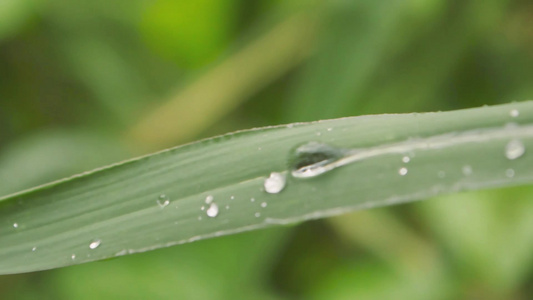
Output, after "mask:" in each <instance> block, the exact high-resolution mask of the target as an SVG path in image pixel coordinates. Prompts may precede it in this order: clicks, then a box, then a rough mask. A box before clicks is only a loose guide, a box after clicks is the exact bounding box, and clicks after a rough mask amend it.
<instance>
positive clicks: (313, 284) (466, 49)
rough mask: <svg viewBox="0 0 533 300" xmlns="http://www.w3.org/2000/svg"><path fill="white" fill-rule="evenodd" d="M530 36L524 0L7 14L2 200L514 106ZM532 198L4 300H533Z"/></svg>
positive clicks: (405, 212) (339, 0)
mask: <svg viewBox="0 0 533 300" xmlns="http://www.w3.org/2000/svg"><path fill="white" fill-rule="evenodd" d="M532 29H533V4H532V3H531V1H527V0H514V1H512V0H488V1H473V0H466V1H464V0H463V1H459V0H453V1H444V0H426V1H422V0H407V1H399V0H384V1H370V0H359V1H348V0H336V1H320V0H292V1H263V0H259V1H244V0H226V1H222V0H219V1H216V0H201V1H198V0H197V1H192V0H158V1H143V0H130V1H123V0H122V1H120V0H119V1H112V2H109V1H98V0H97V1H76V2H70V1H65V0H50V1H41V0H1V1H0V194H2V195H5V194H8V193H11V192H14V191H16V190H20V189H23V188H27V187H30V186H33V185H37V184H42V183H45V182H48V181H51V180H55V179H58V178H61V177H64V176H69V175H72V174H75V173H78V172H81V171H84V170H88V169H91V168H95V167H98V166H101V165H104V164H107V163H110V162H113V161H118V160H121V159H126V158H130V157H132V156H135V155H139V154H142V153H146V152H147V151H150V150H158V149H161V147H164V146H172V145H179V144H182V143H185V142H188V141H191V140H194V139H198V138H202V137H206V136H210V135H214V134H220V133H224V132H227V131H233V130H238V129H243V128H250V127H256V126H265V125H272V124H279V123H288V122H296V121H309V120H317V119H324V118H334V117H343V116H352V115H362V114H373V113H399V112H412V111H430V110H449V109H457V108H465V107H473V106H479V105H484V104H496V103H504V102H511V101H520V100H525V99H527V98H530V97H531V95H533V85H532V84H531V82H533V31H532ZM176 103H178V104H176ZM184 111H185V112H189V113H184ZM147 128H148V129H147ZM161 128H163V129H161ZM150 129H151V130H150ZM146 130H148V132H149V137H148V138H147V137H146V134H145V132H146ZM184 133H185V134H184ZM152 138H153V139H152ZM532 197H533V189H532V188H528V187H522V188H514V189H507V190H501V191H492V192H482V193H468V194H460V195H452V196H447V197H442V199H435V200H431V201H425V202H421V203H415V204H409V205H403V206H399V207H393V208H388V209H375V210H372V211H368V212H357V213H354V214H352V215H346V216H341V217H338V218H333V219H330V220H326V221H316V222H310V223H306V224H303V225H301V226H293V227H288V228H278V229H269V230H265V231H259V232H251V233H247V234H240V235H236V236H229V237H224V238H218V239H214V240H208V241H202V242H197V243H193V244H190V245H183V246H178V247H173V248H169V249H164V250H158V251H153V252H150V253H146V254H138V255H133V256H128V257H124V258H120V259H115V260H111V261H107V262H102V263H92V264H87V265H80V266H74V267H69V268H64V269H58V270H51V271H43V272H37V273H31V274H20V275H12V276H2V277H0V298H1V299H37V298H38V299H116V298H126V297H127V298H131V299H147V298H150V299H176V298H178V299H293V298H310V299H529V298H530V296H531V294H533V290H532V289H531V284H532V283H533V272H532V270H533V257H532V256H531V253H533V238H532V237H533V234H532V232H533V223H532V222H533V221H531V220H533V218H532V217H533V206H532V205H531V203H530V201H529V200H530V199H531V198H532Z"/></svg>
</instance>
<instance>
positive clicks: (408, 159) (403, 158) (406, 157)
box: [402, 156, 411, 163]
mask: <svg viewBox="0 0 533 300" xmlns="http://www.w3.org/2000/svg"><path fill="white" fill-rule="evenodd" d="M402 161H403V162H404V163H408V162H410V161H411V158H409V156H404V157H402Z"/></svg>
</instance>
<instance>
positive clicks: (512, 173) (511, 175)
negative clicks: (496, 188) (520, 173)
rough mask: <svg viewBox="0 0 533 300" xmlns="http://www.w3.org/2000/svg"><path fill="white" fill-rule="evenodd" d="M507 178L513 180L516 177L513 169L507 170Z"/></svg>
mask: <svg viewBox="0 0 533 300" xmlns="http://www.w3.org/2000/svg"><path fill="white" fill-rule="evenodd" d="M505 176H507V177H509V178H513V177H514V170H513V169H507V170H505Z"/></svg>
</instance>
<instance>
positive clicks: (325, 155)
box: [289, 142, 347, 178]
mask: <svg viewBox="0 0 533 300" xmlns="http://www.w3.org/2000/svg"><path fill="white" fill-rule="evenodd" d="M346 154H347V151H346V150H344V149H338V148H334V147H331V146H329V145H326V144H323V143H318V142H309V143H307V144H303V145H301V146H299V147H297V148H296V149H295V150H294V151H293V154H292V157H291V158H290V162H289V163H290V165H291V168H292V172H291V174H292V176H294V177H297V178H309V177H315V176H318V175H321V174H323V173H326V172H328V171H330V170H332V169H334V168H335V167H336V166H335V165H334V164H333V163H334V162H335V161H337V160H339V159H341V158H342V157H344V156H345V155H346Z"/></svg>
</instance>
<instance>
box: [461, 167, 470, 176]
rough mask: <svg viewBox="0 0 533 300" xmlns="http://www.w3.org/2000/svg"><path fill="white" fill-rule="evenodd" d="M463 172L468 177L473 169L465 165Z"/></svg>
mask: <svg viewBox="0 0 533 300" xmlns="http://www.w3.org/2000/svg"><path fill="white" fill-rule="evenodd" d="M462 171H463V174H464V175H466V176H468V175H471V174H472V167H471V166H470V165H464V166H463V169H462Z"/></svg>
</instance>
